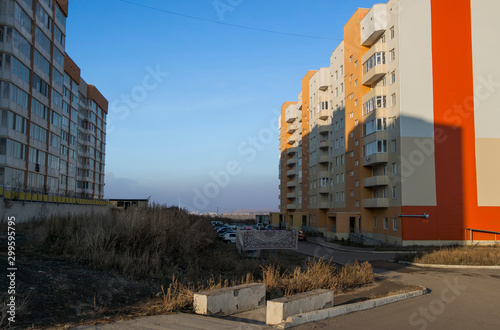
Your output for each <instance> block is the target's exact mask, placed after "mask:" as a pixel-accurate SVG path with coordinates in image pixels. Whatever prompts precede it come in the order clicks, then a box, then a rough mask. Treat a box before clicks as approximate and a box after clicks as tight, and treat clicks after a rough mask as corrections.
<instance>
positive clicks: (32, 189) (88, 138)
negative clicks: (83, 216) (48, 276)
mask: <svg viewBox="0 0 500 330" xmlns="http://www.w3.org/2000/svg"><path fill="white" fill-rule="evenodd" d="M67 16H68V0H0V53H1V54H0V68H1V70H0V80H1V82H0V83H1V86H0V91H1V92H0V111H1V116H0V185H1V188H2V192H5V191H10V192H12V191H16V193H19V192H22V193H23V196H26V195H24V194H25V193H26V194H27V193H29V194H30V196H31V194H32V193H33V196H35V195H34V193H39V194H42V193H44V194H51V195H57V196H72V197H83V198H88V199H102V198H103V196H104V173H105V172H104V165H105V144H106V115H107V112H108V101H107V100H106V99H105V98H104V97H103V96H102V95H101V93H100V92H99V91H98V89H97V88H96V87H95V86H93V85H89V84H87V83H86V82H85V81H84V80H83V79H82V78H81V76H80V68H79V67H78V66H77V65H76V64H75V63H74V62H73V60H71V58H70V57H69V56H68V55H67V54H66V52H65V38H66V18H67ZM10 194H11V193H9V195H10ZM64 200H66V199H64ZM68 200H69V199H68Z"/></svg>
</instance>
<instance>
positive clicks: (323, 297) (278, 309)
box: [266, 289, 333, 325]
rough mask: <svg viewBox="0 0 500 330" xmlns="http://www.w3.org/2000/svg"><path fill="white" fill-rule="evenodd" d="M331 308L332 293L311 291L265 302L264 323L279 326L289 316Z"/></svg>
mask: <svg viewBox="0 0 500 330" xmlns="http://www.w3.org/2000/svg"><path fill="white" fill-rule="evenodd" d="M330 307H333V291H330V290H323V289H319V290H313V291H309V292H304V293H300V294H297V295H294V296H290V297H283V298H279V299H274V300H270V301H268V302H267V315H266V323H267V324H271V325H276V324H280V323H281V322H283V321H285V320H286V319H287V318H288V317H289V316H292V315H297V314H302V313H307V312H311V311H316V310H320V309H325V308H330Z"/></svg>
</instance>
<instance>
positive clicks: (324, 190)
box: [318, 186, 330, 194]
mask: <svg viewBox="0 0 500 330" xmlns="http://www.w3.org/2000/svg"><path fill="white" fill-rule="evenodd" d="M318 192H319V193H320V194H329V193H330V187H328V186H324V187H319V189H318Z"/></svg>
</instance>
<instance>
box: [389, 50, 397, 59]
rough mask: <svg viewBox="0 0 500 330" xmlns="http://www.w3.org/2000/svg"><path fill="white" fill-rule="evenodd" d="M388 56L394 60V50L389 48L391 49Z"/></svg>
mask: <svg viewBox="0 0 500 330" xmlns="http://www.w3.org/2000/svg"><path fill="white" fill-rule="evenodd" d="M389 58H390V60H391V62H392V61H394V60H396V51H395V50H394V48H393V49H391V51H390V52H389Z"/></svg>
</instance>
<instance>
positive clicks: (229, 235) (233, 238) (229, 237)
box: [222, 232, 236, 244]
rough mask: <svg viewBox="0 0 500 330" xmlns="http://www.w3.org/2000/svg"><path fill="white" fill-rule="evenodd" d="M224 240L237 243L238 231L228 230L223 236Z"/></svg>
mask: <svg viewBox="0 0 500 330" xmlns="http://www.w3.org/2000/svg"><path fill="white" fill-rule="evenodd" d="M222 241H223V242H224V243H233V244H235V243H236V233H235V232H228V233H226V234H224V237H222Z"/></svg>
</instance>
